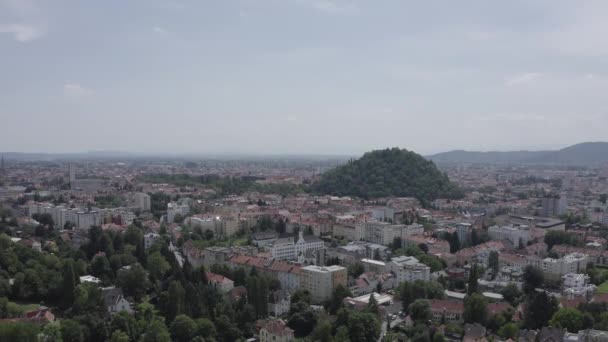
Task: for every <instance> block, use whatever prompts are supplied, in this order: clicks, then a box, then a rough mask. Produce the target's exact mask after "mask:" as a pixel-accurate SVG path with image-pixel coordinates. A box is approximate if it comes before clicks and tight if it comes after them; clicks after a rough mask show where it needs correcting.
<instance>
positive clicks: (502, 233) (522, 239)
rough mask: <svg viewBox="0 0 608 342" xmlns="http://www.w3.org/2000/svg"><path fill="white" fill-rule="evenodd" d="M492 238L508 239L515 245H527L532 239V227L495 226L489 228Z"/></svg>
mask: <svg viewBox="0 0 608 342" xmlns="http://www.w3.org/2000/svg"><path fill="white" fill-rule="evenodd" d="M488 235H489V236H490V238H491V239H492V240H508V241H511V243H512V244H513V246H515V247H520V246H521V247H525V246H526V245H527V244H528V241H530V227H528V226H526V225H509V226H502V227H499V226H493V227H490V228H488Z"/></svg>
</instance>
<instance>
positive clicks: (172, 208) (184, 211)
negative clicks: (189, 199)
mask: <svg viewBox="0 0 608 342" xmlns="http://www.w3.org/2000/svg"><path fill="white" fill-rule="evenodd" d="M189 213H190V206H189V205H187V204H177V203H173V202H171V203H167V222H168V223H173V222H175V215H177V214H179V215H181V217H182V218H186V216H188V214H189Z"/></svg>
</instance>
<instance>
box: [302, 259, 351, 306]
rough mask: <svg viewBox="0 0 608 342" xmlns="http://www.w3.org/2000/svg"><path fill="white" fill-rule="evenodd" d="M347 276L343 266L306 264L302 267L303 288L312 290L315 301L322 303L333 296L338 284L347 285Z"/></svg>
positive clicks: (312, 297) (311, 293)
mask: <svg viewBox="0 0 608 342" xmlns="http://www.w3.org/2000/svg"><path fill="white" fill-rule="evenodd" d="M347 278H348V274H347V271H346V268H344V267H342V266H337V265H334V266H306V267H302V269H301V288H302V289H304V290H308V292H310V295H311V299H312V301H313V302H314V303H321V302H323V301H325V300H327V299H329V298H330V297H331V294H332V292H333V290H334V289H335V288H336V287H338V285H342V286H344V287H346V280H347Z"/></svg>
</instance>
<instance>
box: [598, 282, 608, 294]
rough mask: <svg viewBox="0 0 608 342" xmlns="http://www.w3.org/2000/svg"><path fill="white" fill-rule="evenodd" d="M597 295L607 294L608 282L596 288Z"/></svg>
mask: <svg viewBox="0 0 608 342" xmlns="http://www.w3.org/2000/svg"><path fill="white" fill-rule="evenodd" d="M597 293H608V280H606V281H605V282H603V283H602V284H601V285H600V286H598V287H597Z"/></svg>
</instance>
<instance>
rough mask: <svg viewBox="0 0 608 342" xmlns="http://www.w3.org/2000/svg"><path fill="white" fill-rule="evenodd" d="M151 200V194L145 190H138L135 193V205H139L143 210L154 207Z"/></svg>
mask: <svg viewBox="0 0 608 342" xmlns="http://www.w3.org/2000/svg"><path fill="white" fill-rule="evenodd" d="M151 203H152V202H151V201H150V195H148V194H146V193H145V192H136V193H135V194H133V206H135V207H137V208H138V209H139V210H141V211H150V209H151V207H152V204H151Z"/></svg>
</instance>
